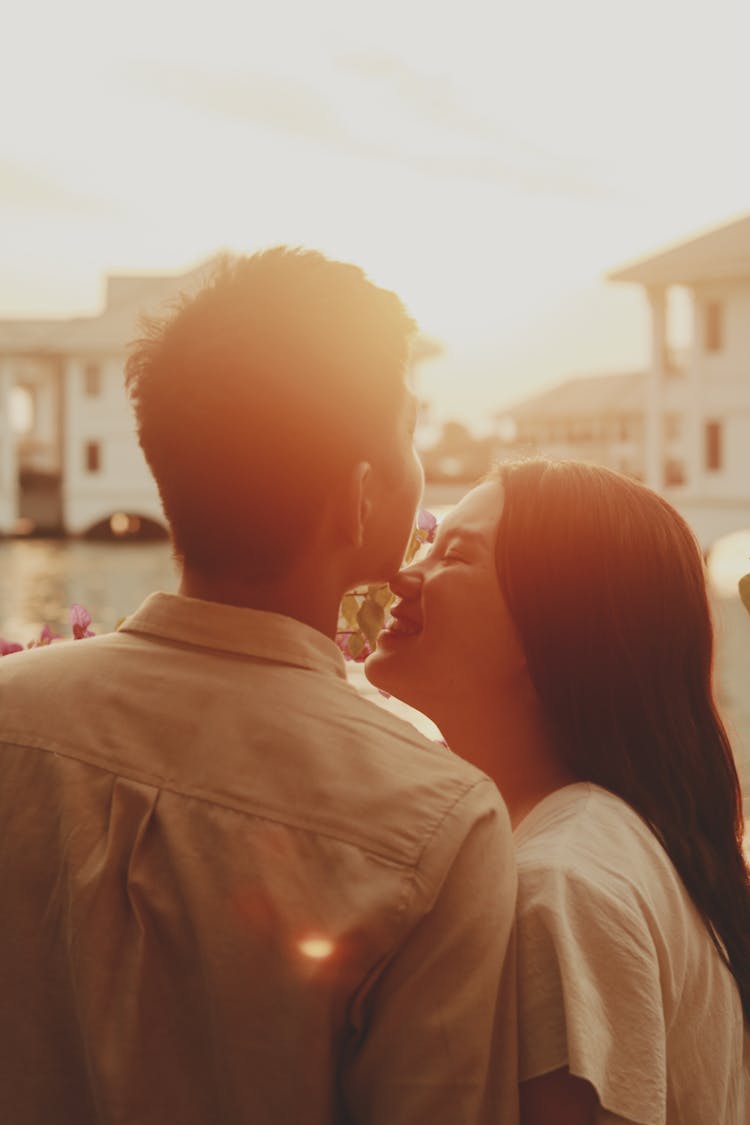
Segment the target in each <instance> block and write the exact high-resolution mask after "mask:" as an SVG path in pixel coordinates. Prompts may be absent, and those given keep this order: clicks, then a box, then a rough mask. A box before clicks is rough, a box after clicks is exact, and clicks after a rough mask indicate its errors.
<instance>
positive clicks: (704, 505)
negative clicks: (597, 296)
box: [502, 215, 750, 548]
mask: <svg viewBox="0 0 750 1125" xmlns="http://www.w3.org/2000/svg"><path fill="white" fill-rule="evenodd" d="M609 277H610V280H612V281H622V282H634V283H636V284H639V285H642V286H643V288H644V293H645V295H646V298H647V301H648V307H649V310H650V318H651V347H650V356H651V359H650V364H649V366H648V369H647V370H646V371H645V372H642V373H633V374H626V375H609V376H598V377H597V376H589V377H583V378H578V379H572V380H569V381H568V382H566V383H563V384H562V385H560V386H558V387H553V388H552V389H551V390H549V391H546V392H543V393H542V394H539V395H536V396H534V397H532V398H529V399H527V400H526V401H525V402H522V403H519V404H518V405H517V406H516V407H515V408H510V409H509V410H507V411H505V412H504V415H503V419H502V423H503V425H504V426H505V427H506V428H507V426H508V421H510V422H511V423H512V424H513V426H514V427H515V440H514V445H515V446H516V447H517V448H518V447H520V448H521V449H524V450H529V449H538V450H540V451H542V452H544V453H545V454H547V455H550V456H556V457H574V458H579V459H581V460H589V461H596V462H598V463H600V464H605V465H608V466H610V467H611V468H614V469H617V470H619V471H621V472H625V473H628V474H629V475H632V476H634V477H637V478H639V479H641V480H644V481H645V482H646V483H647V484H648V485H650V486H651V487H652V488H655V489H657V490H658V491H660V492H662V493H664V494H665V495H666V496H667V497H668V498H669V499H670V501H671V502H672V503H673V504H674V505H675V506H676V507H677V508H678V509H679V510H680V511H681V512H682V513H683V515H684V516H685V517H686V519H688V521H689V522H690V523H691V525H692V526H693V528H694V530H695V532H696V534H697V535H698V537H699V539H700V540H701V542H702V544H703V546H704V547H705V548H708V547H710V546H711V544H713V543H715V542H716V541H717V540H718V539H720V538H722V537H723V536H724V535H727V534H729V533H731V532H733V531H739V530H744V529H747V528H750V215H748V216H746V217H744V218H742V219H739V220H737V221H735V222H732V223H729V224H727V225H726V226H722V227H718V228H715V229H714V230H711V231H708V232H707V233H705V234H702V235H699V236H698V237H696V238H692V239H690V240H688V241H686V242H682V243H679V244H678V245H675V246H673V247H670V248H669V249H667V250H664V251H661V252H660V253H657V254H654V255H653V256H651V257H648V258H643V259H641V260H639V261H637V262H635V263H633V264H630V265H627V266H623V267H622V268H620V269H617V270H615V271H613V272H612V273H611V274H610V275H609ZM673 287H680V288H681V289H682V290H683V296H684V297H686V298H687V307H688V309H689V315H690V319H691V325H690V333H689V335H690V342H689V344H688V346H687V347H684V348H680V349H679V350H678V349H676V348H675V347H674V345H673V343H672V339H673V336H672V332H671V325H670V323H669V310H670V307H671V303H670V300H669V295H670V290H671V289H673Z"/></svg>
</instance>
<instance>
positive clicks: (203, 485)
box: [126, 247, 416, 580]
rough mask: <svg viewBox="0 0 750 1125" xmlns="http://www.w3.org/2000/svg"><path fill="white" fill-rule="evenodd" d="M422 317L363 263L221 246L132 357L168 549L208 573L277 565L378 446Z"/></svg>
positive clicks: (151, 324)
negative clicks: (209, 273) (217, 260)
mask: <svg viewBox="0 0 750 1125" xmlns="http://www.w3.org/2000/svg"><path fill="white" fill-rule="evenodd" d="M415 327H416V326H415V324H414V322H413V321H412V320H411V318H410V317H409V315H408V314H407V312H406V310H405V309H404V307H403V305H402V304H401V301H400V300H399V299H398V297H397V296H396V295H395V294H394V293H391V292H389V291H387V290H384V289H380V288H378V287H377V286H375V285H373V284H372V283H371V282H370V281H368V279H367V278H366V277H365V275H364V274H363V273H362V271H361V270H360V269H358V268H357V267H356V266H352V265H347V264H344V263H341V262H334V261H330V260H329V259H327V258H325V257H324V256H323V255H322V254H319V253H317V252H314V251H301V250H293V249H289V248H287V247H276V248H274V249H271V250H266V251H263V252H261V253H258V254H254V255H252V256H251V257H241V258H227V259H225V260H223V261H222V263H221V264H220V266H219V267H218V268H217V270H216V272H215V274H214V276H213V277H212V278H211V280H210V281H209V282H208V283H207V284H206V285H205V287H204V288H202V289H201V290H200V291H199V292H198V293H197V294H196V295H195V296H189V297H183V298H181V300H180V302H179V304H178V306H177V308H176V310H173V311H172V313H171V314H169V315H168V316H167V317H165V318H164V319H160V320H157V319H152V320H150V321H147V322H146V324H145V332H144V336H143V338H142V339H140V340H139V341H138V342H137V343H136V344H135V346H134V349H133V351H132V354H131V356H130V358H129V360H128V364H127V368H126V385H127V388H128V391H129V393H130V396H131V399H132V402H133V405H134V408H135V413H136V421H137V427H138V436H139V440H140V443H141V446H142V448H143V451H144V453H145V456H146V460H147V461H148V464H149V466H150V467H151V470H152V472H153V474H154V477H155V478H156V482H157V485H158V487H159V492H160V494H161V499H162V503H163V505H164V511H165V514H166V516H167V519H168V521H169V523H170V527H171V530H172V538H173V542H174V547H175V551H176V553H177V555H178V557H180V558H181V559H182V560H183V561H184V562H186V563H188V564H189V565H190V566H191V567H192V568H193V569H195V570H198V571H200V572H202V573H204V574H206V575H219V574H222V573H227V572H229V573H231V572H233V571H234V572H239V571H241V572H242V573H243V574H244V575H245V576H247V577H248V578H256V579H260V580H262V579H264V578H268V577H271V576H274V575H278V574H279V573H283V571H284V570H286V569H288V568H289V566H290V565H291V564H292V563H293V562H294V560H295V557H296V555H297V553H298V551H299V548H300V544H301V543H302V542H304V541H305V538H306V536H308V535H309V534H310V533H311V529H312V528H313V526H314V524H315V518H316V514H317V512H318V511H319V509H320V507H321V505H322V504H323V502H324V500H325V498H326V496H327V495H328V494H329V490H330V488H331V487H332V485H334V484H335V483H336V481H337V480H339V479H341V478H342V476H345V475H346V473H347V472H348V471H349V469H350V468H351V466H352V465H353V464H355V463H356V462H357V461H358V460H367V459H369V458H370V457H371V456H373V455H376V454H377V452H378V450H379V449H382V446H383V445H384V441H385V439H386V438H387V436H388V434H389V429H390V428H392V427H393V426H395V419H396V415H397V412H398V410H399V408H400V406H401V404H402V402H403V396H404V373H405V369H406V364H407V361H408V354H409V345H410V341H411V337H412V336H413V333H414V330H415Z"/></svg>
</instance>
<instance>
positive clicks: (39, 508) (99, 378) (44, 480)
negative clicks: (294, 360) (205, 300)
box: [0, 264, 206, 534]
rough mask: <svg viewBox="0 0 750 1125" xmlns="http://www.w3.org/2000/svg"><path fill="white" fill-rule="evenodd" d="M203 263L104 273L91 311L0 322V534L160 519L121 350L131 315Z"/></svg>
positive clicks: (192, 280)
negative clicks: (179, 269)
mask: <svg viewBox="0 0 750 1125" xmlns="http://www.w3.org/2000/svg"><path fill="white" fill-rule="evenodd" d="M205 269H206V264H204V265H203V266H199V267H198V268H197V269H195V270H193V271H191V272H190V273H187V274H183V275H171V276H165V277H155V276H145V277H134V276H111V277H108V278H107V279H106V291H105V303H104V309H103V311H102V312H101V313H100V314H99V315H98V316H91V317H76V318H73V319H69V320H43V321H36V320H6V321H0V532H1V533H5V534H14V533H21V534H23V533H28V532H31V531H34V530H46V531H65V532H69V533H72V534H80V533H83V532H85V531H88V530H90V529H92V528H94V527H95V526H97V525H99V524H104V525H106V524H107V523H109V522H110V521H113V524H112V525H113V527H114V528H115V530H117V529H119V530H120V531H121V532H123V533H127V532H128V530H129V529H131V528H134V527H135V526H137V523H136V521H137V520H141V521H143V520H148V521H152V522H153V523H155V524H158V525H161V526H163V524H164V517H163V514H162V510H161V505H160V503H159V496H158V492H157V489H156V485H155V484H154V482H153V479H152V477H151V475H150V473H149V471H148V469H147V467H146V463H145V461H144V459H143V455H142V453H141V451H140V448H139V447H138V443H137V439H136V437H135V429H134V422H133V415H132V411H131V408H130V405H129V403H128V400H127V396H126V394H125V389H124V383H123V369H124V363H125V358H126V349H127V346H128V344H129V342H130V341H131V340H132V339H133V338H134V336H135V335H136V334H137V331H138V317H139V315H140V314H141V313H142V312H144V311H149V312H153V311H155V310H156V309H158V308H159V307H160V306H161V305H163V304H164V303H165V302H166V301H168V300H169V299H170V298H173V297H175V296H176V294H177V292H179V291H181V290H184V289H189V288H191V287H193V286H195V285H196V283H197V282H198V281H199V280H200V278H201V277H202V276H203V275H204V273H205ZM126 516H128V517H130V522H128V521H127V520H126V519H125V517H126Z"/></svg>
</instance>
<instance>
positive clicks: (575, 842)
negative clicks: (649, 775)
mask: <svg viewBox="0 0 750 1125" xmlns="http://www.w3.org/2000/svg"><path fill="white" fill-rule="evenodd" d="M514 839H515V844H516V855H517V861H518V873H519V911H520V912H521V913H524V912H527V911H529V910H532V909H535V908H537V907H543V908H549V906H550V905H551V904H553V903H554V904H556V906H557V907H558V908H559V909H560V910H563V911H565V909H566V907H567V908H570V909H574V908H576V906H578V905H580V906H582V907H583V908H585V909H586V910H587V911H591V910H595V909H597V908H598V909H601V910H607V911H612V912H615V913H617V914H618V915H620V916H621V917H627V916H628V915H629V916H630V917H631V918H632V919H633V920H634V921H635V919H636V918H639V919H642V918H643V915H644V912H645V913H646V914H650V913H651V911H652V908H653V909H656V910H659V904H660V903H664V902H671V904H672V905H673V906H674V905H676V903H677V902H680V901H681V900H683V899H684V897H685V892H684V889H683V888H682V884H681V882H680V879H679V876H678V874H677V872H676V870H675V868H674V866H673V864H672V862H671V860H670V859H669V857H668V855H667V854H666V852H665V850H664V848H663V847H662V845H661V844H660V842H659V840H658V839H657V837H656V835H655V834H654V833H653V832H652V830H651V829H650V828H649V826H648V825H647V824H646V823H645V821H643V820H642V818H641V817H640V816H639V815H638V813H637V812H636V811H635V810H634V809H633V808H631V806H630V805H628V804H627V802H626V801H624V800H623V799H622V798H621V797H618V796H617V795H616V794H614V793H610V792H609V791H608V790H606V789H603V788H601V787H600V786H598V785H594V784H592V783H589V782H578V783H576V784H574V785H568V786H565V787H564V788H562V789H559V790H557V791H556V792H554V793H552V794H550V795H549V796H548V797H546V798H544V800H542V801H541V802H540V803H539V804H538V805H536V806H535V807H534V808H533V809H532V810H531V812H530V813H529V814H528V816H527V817H526V818H525V819H524V820H523V821H522V822H521V823H520V824H519V825H518V827H517V828H516V831H515V833H514Z"/></svg>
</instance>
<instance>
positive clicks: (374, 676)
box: [365, 480, 527, 726]
mask: <svg viewBox="0 0 750 1125" xmlns="http://www.w3.org/2000/svg"><path fill="white" fill-rule="evenodd" d="M502 507H503V488H502V484H501V483H500V482H499V481H497V480H492V481H485V482H484V483H483V484H480V485H478V486H477V487H476V488H474V489H472V491H471V492H469V493H468V495H467V496H465V497H464V499H463V500H462V501H461V502H460V503H459V504H457V505H456V507H455V508H454V509H453V510H452V511H451V512H450V513H449V514H448V515H447V516H446V517H445V519H444V520H443V521H442V522H441V524H440V527H439V528H438V533H437V537H436V539H435V543H434V545H433V547H432V550H431V551H430V553H429V555H427V557H426V558H424V559H422V560H421V561H420V562H417V563H415V564H413V565H412V566H410V567H407V568H406V569H405V570H402V571H401V573H400V574H399V575H398V577H397V578H396V579H395V580H394V581H393V582H392V583H391V587H392V589H393V591H394V593H395V594H396V595H397V597H398V598H399V601H398V602H397V603H396V605H395V607H394V610H393V617H392V620H391V622H390V623H389V625H388V626H387V627H386V629H385V630H384V631H383V632H382V633H381V634H380V637H379V639H378V646H377V650H376V652H375V653H374V654H373V655H372V656H371V657H370V658H369V660H368V661H367V663H366V665H365V672H366V675H367V678H368V680H370V681H371V683H373V684H375V685H376V686H377V687H379V688H381V689H382V690H384V691H387V692H389V693H390V694H391V695H395V696H397V697H398V698H399V699H402V700H403V701H404V702H405V703H408V704H410V705H411V706H412V707H416V708H417V709H418V710H420V711H422V712H424V713H425V714H426V715H429V716H430V717H431V718H433V719H434V721H435V722H436V723H437V724H438V726H440V719H441V715H444V713H445V709H446V708H451V709H455V707H456V706H460V705H461V703H462V702H463V701H464V700H466V699H471V700H473V701H475V702H476V701H478V700H481V698H482V693H483V692H489V693H491V698H492V700H493V702H495V703H496V702H497V698H498V695H502V694H503V693H505V692H507V691H509V690H513V689H514V686H517V685H518V678H519V676H521V677H523V678H524V679H526V678H527V672H526V663H525V659H524V656H523V650H522V648H521V645H520V641H519V639H518V635H517V632H516V629H515V626H514V625H513V622H512V620H511V617H510V614H509V612H508V607H507V605H506V603H505V600H504V598H503V595H502V593H501V590H500V585H499V583H498V579H497V572H496V569H495V542H496V539H497V531H498V524H499V522H500V516H501V514H502Z"/></svg>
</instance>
